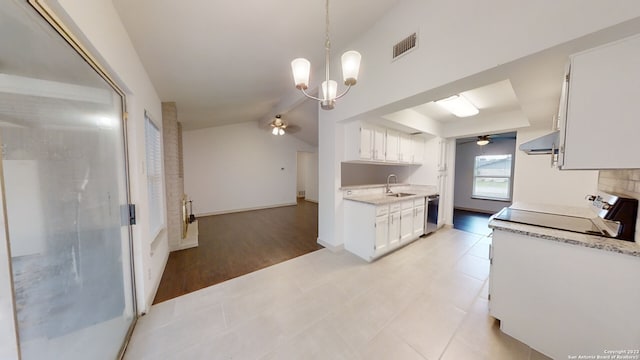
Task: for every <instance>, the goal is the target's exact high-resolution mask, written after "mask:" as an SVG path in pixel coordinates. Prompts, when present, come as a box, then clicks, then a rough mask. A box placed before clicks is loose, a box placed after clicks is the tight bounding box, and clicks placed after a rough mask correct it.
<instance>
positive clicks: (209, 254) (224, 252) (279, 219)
mask: <svg viewBox="0 0 640 360" xmlns="http://www.w3.org/2000/svg"><path fill="white" fill-rule="evenodd" d="M198 231H199V246H198V247H196V248H191V249H186V250H180V251H175V252H172V253H171V254H170V255H169V260H168V261H167V266H166V268H165V270H164V273H163V274H162V280H161V281H160V286H159V288H158V292H157V294H156V297H155V299H154V301H153V303H154V304H157V303H159V302H162V301H165V300H169V299H173V298H175V297H177V296H180V295H184V294H187V293H190V292H192V291H196V290H198V289H202V288H205V287H207V286H211V285H214V284H218V283H221V282H223V281H226V280H229V279H233V278H235V277H238V276H241V275H244V274H248V273H250V272H253V271H256V270H260V269H262V268H265V267H267V266H270V265H273V264H277V263H280V262H282V261H286V260H289V259H292V258H295V257H297V256H300V255H304V254H306V253H309V252H312V251H316V250H318V249H322V246H320V245H318V244H317V238H318V204H316V203H313V202H309V201H305V200H299V201H298V204H297V205H294V206H284V207H278V208H272V209H264V210H254V211H245V212H238V213H231V214H223V215H214V216H206V217H200V218H198Z"/></svg>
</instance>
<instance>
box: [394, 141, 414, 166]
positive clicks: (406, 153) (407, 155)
mask: <svg viewBox="0 0 640 360" xmlns="http://www.w3.org/2000/svg"><path fill="white" fill-rule="evenodd" d="M398 160H399V161H400V162H402V163H412V162H413V141H412V140H411V135H409V134H401V135H400V153H399V154H398Z"/></svg>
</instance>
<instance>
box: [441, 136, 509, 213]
mask: <svg viewBox="0 0 640 360" xmlns="http://www.w3.org/2000/svg"><path fill="white" fill-rule="evenodd" d="M515 145H516V140H515V139H498V140H495V141H494V142H492V143H490V144H487V145H484V146H478V144H476V143H475V141H472V142H468V143H464V144H458V145H457V146H456V164H455V189H454V195H453V196H454V201H453V206H454V207H455V208H460V209H467V210H476V211H481V212H486V213H491V214H493V213H496V212H498V211H500V209H502V208H503V207H505V206H509V205H511V202H510V201H495V200H481V199H473V198H472V197H471V195H472V193H473V169H474V166H475V165H474V163H475V158H476V156H479V155H505V154H511V155H512V160H513V161H515ZM514 179H515V178H514ZM515 181H517V179H515V180H514V182H515ZM511 185H512V186H513V183H512V184H511Z"/></svg>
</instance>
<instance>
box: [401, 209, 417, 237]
mask: <svg viewBox="0 0 640 360" xmlns="http://www.w3.org/2000/svg"><path fill="white" fill-rule="evenodd" d="M413 215H414V214H413V200H409V201H403V202H402V211H401V212H400V242H401V243H405V242H408V241H410V240H412V239H413Z"/></svg>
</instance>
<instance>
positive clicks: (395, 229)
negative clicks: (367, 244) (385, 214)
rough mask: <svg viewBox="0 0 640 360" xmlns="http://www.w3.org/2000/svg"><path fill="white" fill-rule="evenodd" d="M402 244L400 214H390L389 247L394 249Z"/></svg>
mask: <svg viewBox="0 0 640 360" xmlns="http://www.w3.org/2000/svg"><path fill="white" fill-rule="evenodd" d="M399 244H400V212H399V211H398V212H392V213H391V214H389V247H391V248H393V247H396V246H398V245H399Z"/></svg>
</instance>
